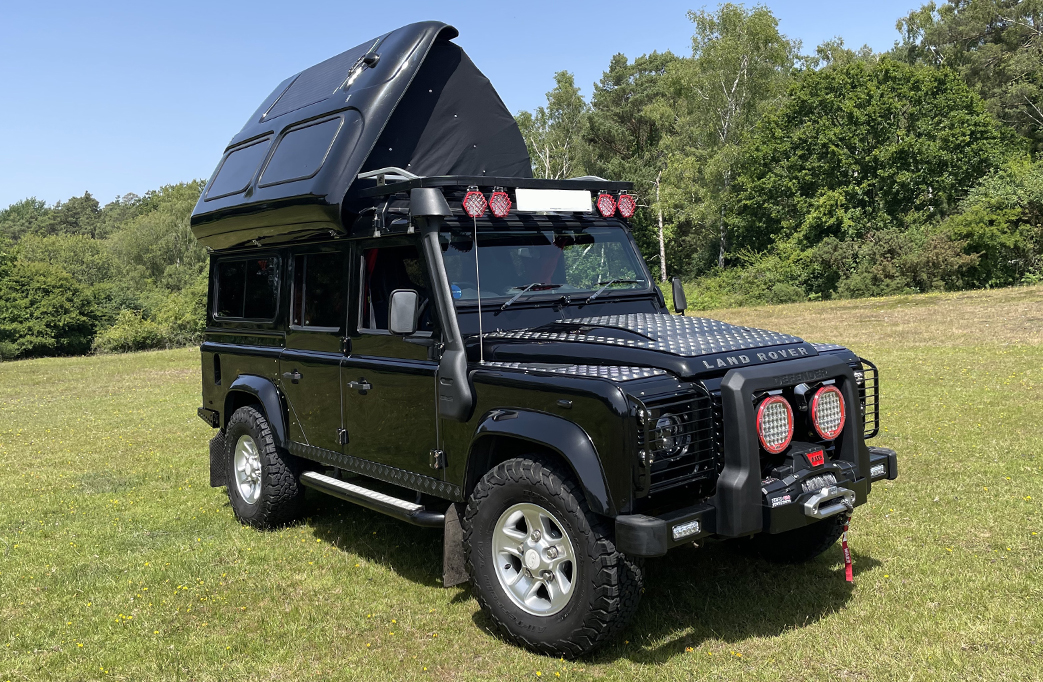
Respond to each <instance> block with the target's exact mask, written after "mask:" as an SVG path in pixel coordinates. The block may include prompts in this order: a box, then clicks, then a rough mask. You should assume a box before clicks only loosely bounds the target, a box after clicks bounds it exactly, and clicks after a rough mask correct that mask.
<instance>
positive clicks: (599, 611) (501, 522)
mask: <svg viewBox="0 0 1043 682" xmlns="http://www.w3.org/2000/svg"><path fill="white" fill-rule="evenodd" d="M464 545H465V548H466V551H467V568H468V571H469V573H470V577H471V585H472V587H473V589H474V593H475V596H476V598H477V599H478V603H479V604H480V605H481V607H482V609H483V610H484V611H485V612H486V613H487V614H488V615H489V617H490V618H491V619H492V620H493V622H494V623H495V624H496V626H497V627H498V629H499V630H500V631H501V632H502V633H503V634H504V636H505V637H506V638H507V639H509V640H511V641H513V642H515V643H517V644H520V645H522V646H525V647H527V648H529V649H532V650H534V651H537V652H539V653H543V654H548V655H553V656H563V657H569V658H574V657H576V656H580V655H582V654H585V653H587V652H588V651H591V650H592V649H594V648H595V647H597V646H598V645H600V644H601V643H602V642H604V641H606V640H608V639H609V638H610V637H612V636H613V635H614V634H616V633H617V632H618V631H619V630H621V629H622V628H623V627H624V626H625V625H626V624H627V623H628V622H629V621H630V619H631V617H632V616H633V614H634V612H635V611H636V610H637V605H638V602H639V600H640V596H641V571H640V566H639V565H638V564H637V563H636V562H634V561H633V560H631V559H629V558H628V557H626V556H625V555H623V554H621V553H620V552H618V551H617V550H616V548H615V545H614V544H613V542H612V539H611V536H610V535H609V533H608V528H607V524H606V523H605V521H604V520H603V519H601V518H600V517H598V516H597V515H595V514H593V513H592V512H591V511H590V510H589V509H588V508H587V504H586V501H585V500H584V498H583V493H582V491H581V490H580V489H579V487H578V486H577V485H576V484H575V483H574V482H573V481H572V480H571V478H570V477H569V476H567V475H566V474H564V473H562V472H561V471H560V470H559V469H558V468H557V467H556V466H555V465H554V464H553V463H551V462H549V461H544V460H542V459H540V458H538V457H534V458H518V459H511V460H508V461H506V462H504V463H502V464H500V465H499V466H497V467H496V468H494V469H493V470H492V471H490V472H489V473H487V474H486V475H485V476H484V477H483V478H482V480H481V481H479V483H478V485H477V486H475V489H474V492H473V494H472V496H471V499H470V501H469V502H468V505H467V511H466V513H465V516H464Z"/></svg>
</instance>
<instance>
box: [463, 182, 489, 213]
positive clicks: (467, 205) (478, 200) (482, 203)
mask: <svg viewBox="0 0 1043 682" xmlns="http://www.w3.org/2000/svg"><path fill="white" fill-rule="evenodd" d="M488 206H489V203H488V202H487V201H486V200H485V195H484V194H482V193H481V192H479V191H478V189H477V188H474V189H469V190H467V194H465V195H464V213H466V214H467V215H469V216H471V217H472V218H481V217H482V216H483V215H485V209H486V208H488Z"/></svg>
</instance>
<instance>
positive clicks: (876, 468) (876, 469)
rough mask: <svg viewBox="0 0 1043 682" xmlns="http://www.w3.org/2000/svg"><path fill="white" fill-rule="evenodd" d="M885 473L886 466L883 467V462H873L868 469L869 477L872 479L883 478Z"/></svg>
mask: <svg viewBox="0 0 1043 682" xmlns="http://www.w3.org/2000/svg"><path fill="white" fill-rule="evenodd" d="M886 475H887V467H885V466H884V465H883V464H874V465H873V466H872V467H871V468H870V469H869V478H871V479H873V480H874V481H875V480H876V479H878V478H883V477H884V476H886Z"/></svg>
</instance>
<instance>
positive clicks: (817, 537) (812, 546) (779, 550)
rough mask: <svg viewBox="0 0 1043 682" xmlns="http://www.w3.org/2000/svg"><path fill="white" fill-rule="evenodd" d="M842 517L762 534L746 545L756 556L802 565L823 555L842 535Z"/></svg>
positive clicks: (782, 562) (844, 518)
mask: <svg viewBox="0 0 1043 682" xmlns="http://www.w3.org/2000/svg"><path fill="white" fill-rule="evenodd" d="M846 521H847V516H846V515H845V514H838V515H837V516H833V517H831V518H828V519H823V520H822V521H817V522H815V523H813V524H811V525H809V526H804V527H803V528H797V529H795V530H791V531H787V532H785V533H778V534H776V535H768V534H762V535H757V536H755V537H754V538H753V539H752V540H750V541H749V542H748V543H746V544H747V545H748V546H749V549H751V550H752V551H753V552H754V553H755V554H756V555H757V556H759V557H761V558H763V559H765V560H766V561H772V562H775V563H780V564H802V563H804V562H806V561H811V560H812V559H814V558H815V557H817V556H819V555H820V554H823V553H824V552H825V551H826V550H828V549H829V548H830V547H832V546H833V545H834V544H836V541H837V540H839V539H840V536H841V535H843V534H844V524H845V522H846Z"/></svg>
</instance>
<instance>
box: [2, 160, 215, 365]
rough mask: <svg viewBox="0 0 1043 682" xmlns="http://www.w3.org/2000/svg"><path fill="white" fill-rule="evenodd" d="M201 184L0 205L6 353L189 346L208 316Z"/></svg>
mask: <svg viewBox="0 0 1043 682" xmlns="http://www.w3.org/2000/svg"><path fill="white" fill-rule="evenodd" d="M204 184H205V183H204V181H202V180H197V181H194V182H187V183H180V184H176V185H168V186H166V187H162V188H160V189H158V190H155V191H150V192H147V193H146V194H145V196H142V197H139V196H136V195H134V194H128V195H126V196H124V197H122V198H120V199H116V200H115V201H112V202H110V203H108V204H106V205H105V206H101V205H100V204H99V202H98V200H97V199H95V198H94V197H93V196H91V194H90V193H89V192H87V193H85V194H84V195H83V196H82V197H73V198H71V199H69V200H68V201H65V202H59V203H57V204H56V205H54V206H47V205H46V203H45V202H43V201H40V200H38V199H34V198H30V199H25V200H23V201H20V202H18V203H16V204H12V205H11V206H9V207H7V208H6V209H4V210H2V211H0V359H3V360H10V359H14V358H20V357H33V356H41V355H79V354H83V353H89V352H91V351H100V352H114V351H127V350H139V349H145V348H161V347H171V346H177V345H186V344H191V343H195V342H197V341H198V340H199V339H200V337H201V335H202V331H203V326H204V322H205V313H204V311H205V304H206V290H207V281H206V278H207V274H206V273H207V270H208V266H207V254H206V250H205V249H204V248H203V247H202V246H201V245H200V244H199V243H198V242H197V241H196V240H195V237H193V236H192V230H191V228H190V225H189V216H190V215H191V212H192V208H193V206H195V204H196V201H197V200H198V199H199V194H200V192H201V191H202V189H203V185H204Z"/></svg>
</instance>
